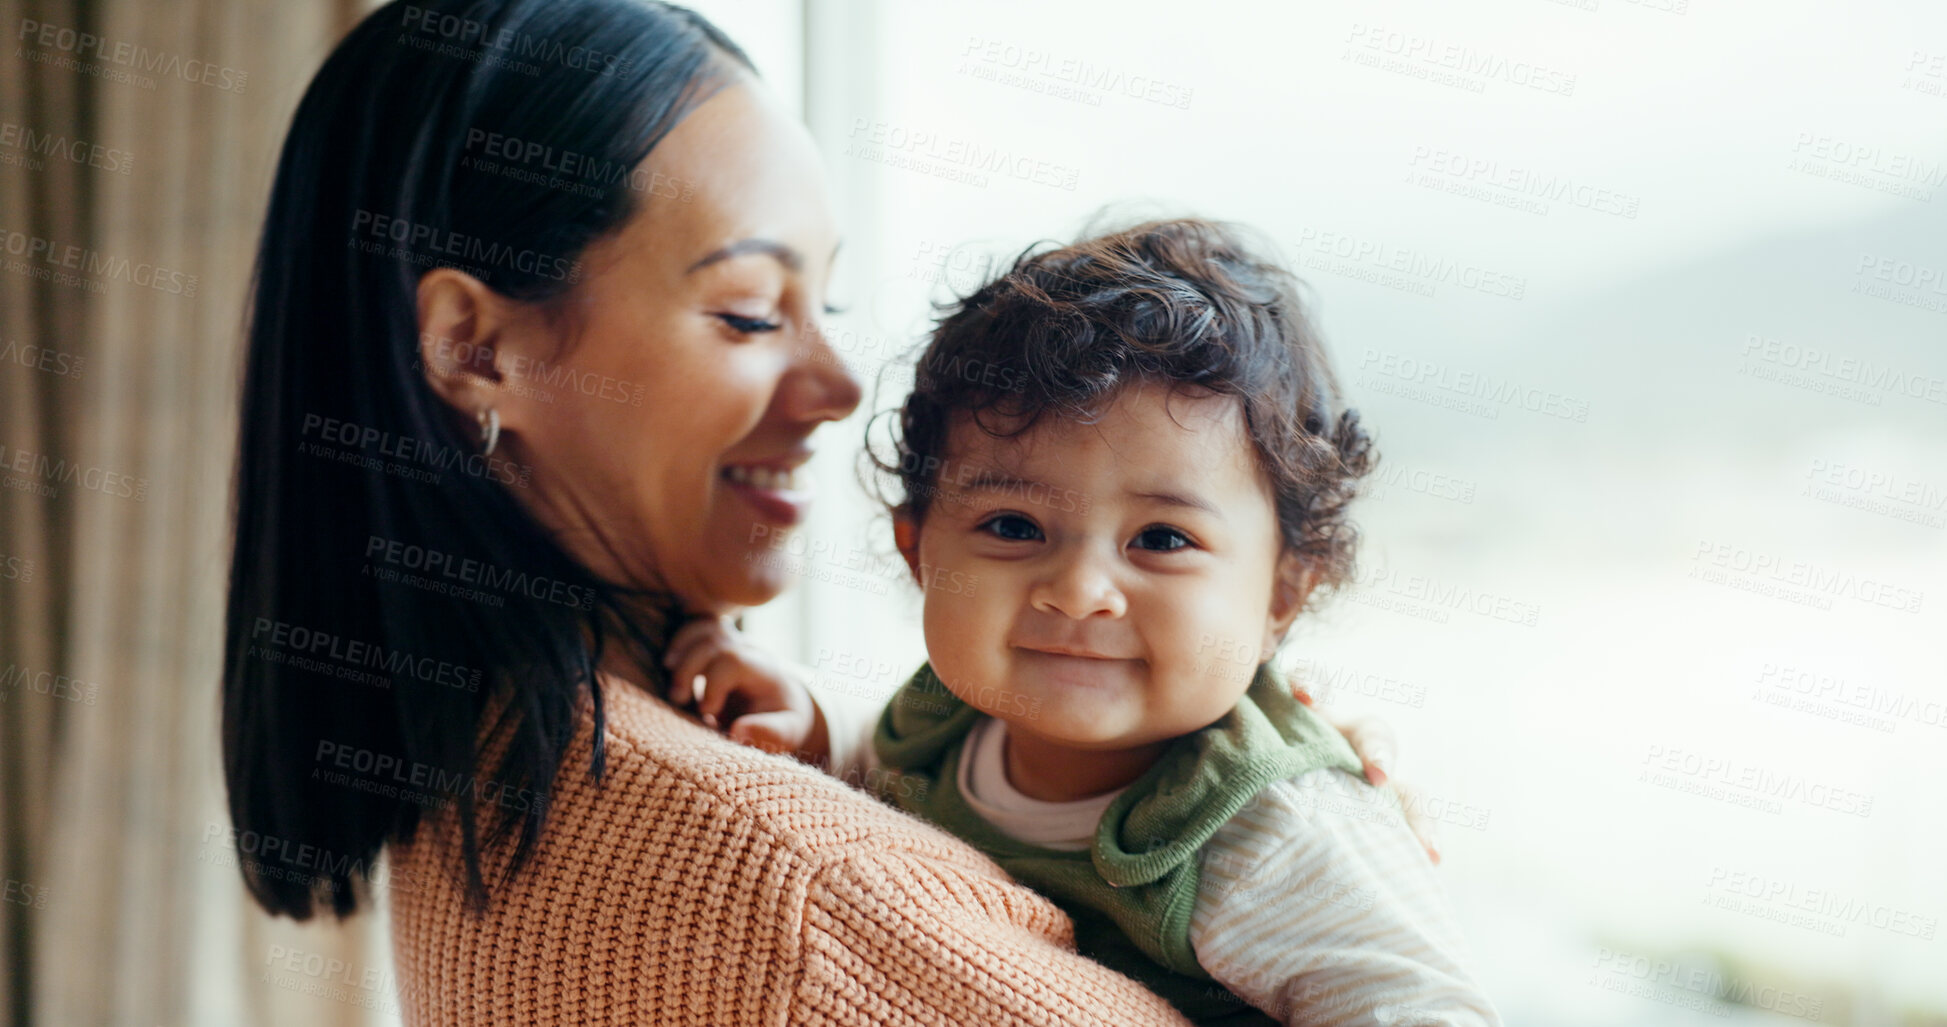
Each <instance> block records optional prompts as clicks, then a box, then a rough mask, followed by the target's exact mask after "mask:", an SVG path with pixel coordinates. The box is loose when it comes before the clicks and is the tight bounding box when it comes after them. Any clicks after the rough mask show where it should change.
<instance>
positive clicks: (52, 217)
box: [0, 0, 396, 1027]
mask: <svg viewBox="0 0 1947 1027" xmlns="http://www.w3.org/2000/svg"><path fill="white" fill-rule="evenodd" d="M13 6H15V5H9V15H8V16H7V17H6V19H5V22H4V24H5V26H6V28H7V42H6V43H5V46H6V47H7V50H6V52H5V53H4V54H0V116H3V117H4V120H5V121H6V122H9V123H13V124H18V125H22V126H31V127H32V129H33V130H34V131H35V132H36V133H51V134H54V135H64V136H67V137H70V138H74V139H83V140H86V141H87V142H88V143H96V144H99V145H101V146H102V147H105V148H108V149H112V150H118V151H122V152H124V153H126V154H128V155H130V157H129V160H130V169H129V171H128V172H127V173H121V172H120V171H118V170H107V169H104V168H100V167H91V166H89V165H88V164H87V163H77V162H74V161H70V160H65V159H43V160H42V166H40V167H22V166H19V165H0V203H3V204H4V207H3V208H0V209H3V210H4V216H0V231H9V232H20V233H26V234H27V235H29V236H34V237H39V238H44V239H49V240H52V241H53V242H55V243H57V244H67V243H73V244H76V245H80V246H83V247H85V248H86V250H87V251H89V252H90V253H91V254H93V255H95V257H96V258H97V260H98V261H99V264H100V266H102V267H107V268H120V267H122V265H123V262H126V265H127V266H128V267H129V268H130V269H143V268H163V269H167V271H171V272H175V273H176V276H174V277H169V278H166V279H165V280H164V284H163V285H162V286H161V287H152V286H149V285H145V284H143V283H142V282H138V281H136V280H135V278H136V277H137V275H138V274H139V275H140V277H141V278H143V279H145V280H146V279H147V278H148V277H149V276H148V273H146V272H139V271H136V270H130V271H127V272H120V273H117V272H115V271H109V272H101V273H95V274H82V275H81V278H82V279H83V282H84V284H80V285H76V284H73V283H69V282H59V281H53V280H40V279H37V278H35V277H33V276H32V275H30V274H27V273H17V272H14V271H13V270H12V269H9V273H5V274H0V332H4V337H0V345H4V344H5V342H6V341H9V340H18V341H20V342H22V343H27V344H31V345H33V346H36V347H44V348H46V349H49V350H53V351H56V352H58V353H60V354H63V355H71V356H73V357H75V358H77V359H79V360H80V361H81V365H80V369H79V371H78V373H73V374H61V373H54V372H52V371H48V370H44V369H42V368H41V367H38V366H26V365H23V364H22V363H20V362H19V361H18V360H15V361H11V362H7V363H4V364H0V445H4V446H6V447H8V449H7V451H6V453H5V454H4V456H5V459H6V461H12V460H14V459H15V454H16V453H18V452H22V451H25V452H28V453H32V454H34V455H35V456H36V457H40V456H45V457H47V458H49V459H51V460H61V461H66V463H67V464H69V465H74V466H78V467H80V468H82V469H83V472H84V474H83V475H82V476H78V477H77V478H76V479H75V480H72V481H65V482H61V483H58V484H56V483H53V482H49V481H47V480H46V478H45V477H44V476H42V475H40V474H39V473H37V472H36V473H28V474H22V473H20V472H18V471H14V472H4V473H9V474H10V476H11V477H10V479H9V483H8V484H7V487H6V488H4V489H0V674H4V673H12V675H13V676H12V677H10V678H7V679H6V680H11V681H16V682H19V683H17V684H15V685H13V686H11V687H5V688H3V689H0V828H4V844H0V874H4V877H5V879H6V880H7V882H9V883H10V884H15V887H14V888H13V890H12V891H10V892H9V893H8V894H9V895H10V896H14V897H15V898H10V899H9V900H8V901H7V902H5V903H0V925H4V928H5V929H4V932H0V961H4V963H5V964H6V965H5V973H4V981H3V982H0V989H4V990H0V1003H3V1004H0V1009H4V1011H5V1017H4V1018H5V1020H6V1022H8V1023H16V1024H22V1025H28V1024H34V1025H43V1024H46V1025H55V1024H129V1025H137V1024H140V1025H143V1027H150V1025H154V1024H198V1025H202V1024H273V1023H274V1024H280V1025H281V1024H295V1025H313V1024H315V1025H334V1027H335V1025H362V1024H385V1023H392V1022H396V1016H394V1015H393V1014H392V1012H391V1011H392V1010H393V1009H394V1008H395V1007H394V1004H393V1003H392V1001H391V998H390V993H389V990H387V989H388V988H389V982H390V974H389V969H390V958H389V955H388V954H387V952H386V950H385V945H384V934H383V930H382V928H383V921H382V919H381V918H380V917H377V916H373V915H365V916H361V917H359V918H357V919H355V920H354V921H352V922H351V923H349V924H346V925H343V926H340V925H337V924H332V923H313V924H309V925H302V926H300V925H297V924H293V923H291V922H290V921H272V920H271V919H270V918H268V917H266V916H264V915H263V914H262V913H260V912H258V911H257V910H256V908H255V907H254V906H253V905H251V904H250V903H249V901H248V899H247V897H246V895H245V893H244V891H243V888H242V884H241V881H240V877H239V874H238V871H237V868H236V865H235V856H234V852H233V849H232V847H231V842H230V835H229V832H228V826H229V818H228V816H227V814H226V813H225V810H224V805H223V799H222V795H223V792H222V773H221V758H220V754H221V750H220V742H219V737H218V714H219V706H218V685H217V678H218V674H219V671H220V667H221V660H220V653H221V648H220V642H221V638H222V630H223V625H222V613H223V591H224V579H225V574H226V572H227V566H228V558H229V554H228V532H229V503H230V476H231V471H232V461H233V458H234V451H235V435H236V413H235V411H236V383H237V379H238V372H239V368H240V359H241V357H240V354H241V344H242V327H243V309H244V300H245V296H246V292H247V288H248V284H249V282H248V279H249V274H250V268H251V263H252V260H253V258H254V254H255V246H256V243H257V234H258V231H259V230H260V228H261V219H262V217H263V211H264V204H265V201H266V197H267V195H268V190H269V183H270V178H271V174H272V172H273V170H274V165H275V160H276V155H277V151H278V148H279V146H280V144H281V141H282V137H283V133H284V131H285V128H286V127H287V125H288V120H289V117H290V112H291V110H292V109H293V108H294V107H295V105H296V102H297V100H298V98H299V96H300V95H301V94H302V91H303V89H304V87H305V85H306V83H307V82H308V81H309V78H310V75H311V74H312V73H313V72H314V71H315V69H316V68H317V66H318V65H319V64H320V63H321V62H322V61H323V59H324V57H325V55H326V54H327V53H328V51H329V49H330V46H331V45H332V43H333V42H335V40H336V39H337V37H338V36H339V35H340V34H341V33H342V32H343V31H344V30H345V29H346V28H348V27H349V22H350V20H351V19H352V18H354V17H356V15H357V13H358V8H359V6H360V5H358V4H355V3H348V2H346V0H305V2H295V0H290V2H270V0H261V2H252V3H239V2H224V0H171V2H156V0H100V2H88V3H84V2H80V0H36V2H33V3H28V4H24V5H18V6H19V10H18V11H17V12H16V11H14V10H13V9H12V7H13ZM22 18H26V19H32V20H34V21H37V22H42V23H46V24H49V25H54V26H58V27H60V28H67V29H73V30H74V31H76V32H87V33H90V34H93V35H96V36H99V37H101V38H104V39H106V40H109V41H110V42H111V45H112V44H122V43H126V44H129V45H131V46H137V47H142V48H146V51H147V53H149V54H151V55H155V54H160V55H164V57H163V60H162V63H161V69H160V70H157V71H137V72H136V73H137V74H140V75H143V76H144V77H146V78H147V79H149V80H151V82H149V83H142V82H128V81H118V80H117V79H115V78H113V77H110V76H107V75H98V74H84V73H82V72H79V71H76V70H74V69H73V68H71V67H64V66H61V65H60V64H57V63H48V62H46V61H42V60H35V59H32V58H31V57H29V56H26V55H25V54H26V50H32V49H39V50H41V51H43V52H45V50H46V48H34V47H31V46H29V47H27V48H26V49H20V47H21V46H22V44H21V42H20V41H18V40H16V39H15V38H14V37H15V36H16V35H17V34H18V26H20V25H21V24H22V22H21V19H22ZM30 42H31V41H30ZM57 52H58V51H57ZM188 62H208V63H210V64H213V65H216V66H218V67H219V68H222V69H233V70H235V71H240V72H243V73H245V74H247V76H248V77H247V79H245V80H244V82H243V85H242V88H241V89H224V88H221V87H220V83H219V84H206V83H205V82H202V81H190V80H187V79H186V78H185V77H183V76H182V75H178V74H171V73H170V70H171V69H173V68H179V67H182V66H184V65H186V64H188ZM82 63H84V64H104V63H105V62H102V61H99V60H90V59H82ZM190 67H192V68H195V67H198V66H195V65H190ZM231 81H232V82H234V78H232V79H231ZM0 248H3V247H0ZM192 280H193V283H194V285H193V292H192V291H191V286H190V282H191V281H192ZM16 351H17V352H18V348H17V349H16ZM35 466H38V465H32V464H30V471H31V470H33V468H34V467H35ZM22 478H25V479H28V484H30V485H31V484H47V485H53V486H54V489H53V494H51V495H48V494H42V492H40V491H38V490H29V489H23V488H20V487H18V484H19V479H22ZM89 480H92V481H94V482H96V483H97V485H94V486H91V485H89V484H87V483H86V482H87V481H89ZM105 482H106V483H112V484H105V485H104V484H100V483H105ZM124 492H126V493H128V494H122V493H124ZM10 557H11V558H17V559H18V560H19V561H23V562H24V563H23V564H14V565H10V564H8V563H6V562H5V561H6V560H7V559H8V558H10ZM22 565H25V566H31V571H30V572H29V573H28V574H24V575H23V574H21V573H18V572H17V571H18V567H19V566H22ZM9 566H14V567H16V573H14V574H13V575H12V576H11V577H9V576H7V572H6V568H8V567H9ZM8 667H15V668H18V670H16V671H13V672H9V671H7V669H6V668H8ZM21 671H25V672H26V674H27V675H29V676H26V677H23V676H22V675H21ZM42 671H49V672H52V674H55V675H59V676H61V677H62V678H64V679H66V680H68V681H70V682H75V683H78V684H76V685H70V686H69V687H68V688H66V689H65V691H66V692H67V693H72V694H73V697H68V696H65V695H62V694H58V693H59V692H61V691H63V690H60V689H44V690H43V689H41V688H38V687H36V686H35V685H34V684H33V682H34V681H36V680H41V679H38V678H35V677H32V675H38V674H39V673H40V672H42ZM23 887H25V888H27V889H30V890H28V891H24V892H23V891H22V888H23ZM22 894H26V895H30V896H32V897H33V898H34V899H36V900H39V901H37V902H28V903H22V902H19V901H17V897H18V896H20V895H22ZM375 973H376V974H377V975H379V977H380V978H382V980H383V981H384V982H385V987H379V988H374V987H370V986H369V985H370V982H372V981H373V980H374V979H375V978H374V974H375Z"/></svg>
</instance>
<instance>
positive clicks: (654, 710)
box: [390, 686, 1186, 1027]
mask: <svg viewBox="0 0 1947 1027" xmlns="http://www.w3.org/2000/svg"><path fill="white" fill-rule="evenodd" d="M604 697H605V699H606V700H607V703H608V724H607V746H608V777H607V779H606V782H605V786H604V787H602V788H597V787H595V786H594V785H593V784H591V783H590V781H589V778H588V761H589V753H590V742H591V739H592V737H593V731H592V727H593V720H592V717H590V716H589V704H588V703H587V702H586V701H584V703H583V711H582V713H583V716H582V719H581V726H580V728H579V730H578V732H577V733H576V736H575V741H574V743H573V745H572V746H571V747H570V750H569V757H568V759H567V762H566V763H565V764H564V765H563V767H562V770H561V775H560V777H559V778H558V779H557V781H558V783H557V785H556V789H555V793H554V796H553V799H552V800H551V805H550V810H549V821H548V826H547V829H546V830H545V831H544V832H543V834H542V836H541V839H540V842H539V845H538V847H537V849H536V852H535V857H534V859H533V861H532V862H531V863H529V864H528V865H527V866H526V867H525V868H523V869H522V871H521V873H520V874H519V875H518V876H517V877H515V878H514V879H513V880H512V881H510V882H508V883H506V884H503V885H502V886H500V887H499V888H498V889H496V890H495V891H494V892H493V894H492V901H491V903H490V905H489V908H488V910H487V912H486V914H485V915H484V916H483V917H475V916H472V915H469V914H468V913H467V912H466V908H465V902H464V891H463V888H462V885H461V874H460V859H459V844H458V829H457V826H456V825H457V820H456V819H455V818H454V817H452V816H451V815H450V814H447V815H441V816H433V817H431V818H429V820H428V821H427V822H426V823H425V824H424V825H423V826H422V828H421V830H420V832H419V835H418V837H417V838H416V839H415V840H414V842H413V844H410V845H395V846H393V847H392V849H391V850H390V858H391V860H392V875H391V876H392V880H393V881H394V882H395V883H394V886H393V888H392V892H391V902H392V945H393V951H394V959H395V962H396V964H397V971H398V987H399V992H400V994H399V1006H400V1009H401V1011H402V1013H403V1014H404V1019H405V1022H406V1024H408V1025H410V1027H429V1025H435V1024H437V1025H448V1024H452V1025H461V1024H465V1025H471V1024H508V1025H513V1024H519V1025H528V1024H631V1025H636V1024H642V1025H647V1024H685V1025H689V1024H694V1025H698V1027H705V1025H707V1027H725V1025H736V1024H940V1025H948V1024H950V1025H956V1027H957V1025H962V1024H1102V1025H1118V1027H1122V1025H1140V1024H1173V1025H1176V1024H1183V1023H1186V1021H1184V1020H1183V1019H1182V1018H1181V1017H1180V1016H1179V1015H1178V1014H1177V1013H1176V1011H1175V1010H1174V1009H1172V1008H1171V1007H1170V1006H1169V1004H1168V1003H1166V1002H1164V1001H1163V1000H1162V999H1160V998H1157V997H1156V996H1154V995H1152V994H1150V993H1149V992H1148V991H1146V990H1144V989H1143V988H1142V987H1141V986H1140V985H1138V984H1136V983H1135V982H1134V981H1131V980H1129V979H1128V978H1126V977H1123V976H1121V975H1119V974H1116V973H1114V972H1113V971H1111V970H1109V969H1107V968H1105V967H1103V966H1100V965H1099V964H1096V963H1093V962H1090V961H1089V960H1086V959H1083V958H1082V957H1080V956H1077V955H1076V954H1075V953H1074V948H1073V928H1072V925H1071V924H1070V922H1069V920H1068V918H1067V916H1066V915H1065V914H1063V913H1062V912H1061V911H1060V910H1059V909H1057V908H1056V907H1055V905H1054V904H1053V903H1051V902H1049V901H1048V900H1047V899H1045V898H1042V897H1041V896H1040V895H1038V894H1036V893H1034V892H1032V891H1029V890H1028V889H1027V888H1025V887H1023V886H1021V885H1018V884H1015V883H1013V882H1012V881H1011V880H1010V879H1009V878H1008V877H1007V875H1006V874H1005V873H1004V872H1003V871H1002V870H1001V869H1000V868H999V867H998V866H996V865H995V864H994V863H993V862H992V861H990V860H989V859H988V858H987V857H986V856H984V855H982V854H981V853H980V852H978V851H977V850H975V849H974V848H973V847H972V846H970V845H968V844H967V843H965V842H962V841H960V840H959V839H957V838H955V837H953V836H951V835H949V834H946V833H944V832H941V831H938V830H936V829H934V828H932V827H930V826H928V825H927V824H925V823H923V822H921V821H919V820H918V819H916V818H913V817H911V816H908V815H907V814H904V813H901V812H899V811H897V810H894V809H892V808H891V807H889V806H886V805H883V804H881V803H879V802H878V801H876V800H874V799H871V798H869V797H867V796H865V795H864V794H862V793H860V792H857V791H854V790H852V789H851V788H849V787H847V786H846V785H845V784H843V783H842V782H840V781H837V780H834V779H832V778H830V777H827V776H825V775H823V774H821V773H819V772H818V771H816V770H813V769H812V768H810V767H807V766H804V765H802V764H799V763H796V762H794V761H792V760H789V759H786V758H784V757H782V756H770V755H766V754H764V753H761V752H758V751H757V750H754V749H748V748H745V747H743V746H740V745H737V744H736V743H733V742H731V741H729V740H728V739H725V738H723V737H721V736H719V735H717V734H716V733H715V732H713V731H710V730H709V729H707V728H704V727H702V726H701V725H698V724H696V723H695V722H693V721H691V720H689V719H687V718H686V717H684V716H683V715H681V714H679V713H677V712H676V711H675V710H674V709H672V708H671V707H669V706H668V705H666V704H665V703H663V702H661V701H660V700H657V699H655V698H653V697H651V696H649V695H647V694H645V693H643V692H641V691H639V690H637V689H634V688H632V687H624V686H615V687H610V688H608V690H607V691H606V692H605V693H604ZM505 855H506V854H505V852H498V853H494V854H492V858H490V859H488V860H487V861H486V862H485V863H484V864H483V869H484V870H485V872H486V873H487V874H488V880H489V881H492V880H493V875H494V874H495V873H496V872H497V871H498V869H499V867H500V866H501V865H503V863H504V859H505ZM398 882H411V887H410V888H407V887H403V886H401V885H400V884H399V883H398Z"/></svg>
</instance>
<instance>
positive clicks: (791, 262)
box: [683, 238, 804, 275]
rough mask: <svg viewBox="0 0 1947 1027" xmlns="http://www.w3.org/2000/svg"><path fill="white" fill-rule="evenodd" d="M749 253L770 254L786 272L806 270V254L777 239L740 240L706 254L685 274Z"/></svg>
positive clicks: (685, 270) (687, 269)
mask: <svg viewBox="0 0 1947 1027" xmlns="http://www.w3.org/2000/svg"><path fill="white" fill-rule="evenodd" d="M747 253H765V254H769V255H770V256H772V257H774V258H776V260H777V262H778V263H780V264H783V265H784V269H785V270H786V271H790V272H792V273H793V274H795V273H797V272H799V271H802V270H804V254H802V253H799V252H798V251H797V250H795V249H792V248H791V247H790V246H787V245H785V244H784V243H781V242H778V241H777V240H775V239H756V238H752V239H739V240H737V241H736V242H733V243H731V244H730V245H728V246H725V247H722V248H720V249H716V250H712V251H711V252H710V253H708V254H706V255H705V256H704V257H703V259H702V260H699V261H697V262H696V263H694V264H691V265H690V266H689V267H688V268H686V269H684V271H683V273H684V274H686V275H687V274H694V273H695V272H698V271H701V270H703V269H704V268H706V267H709V266H710V265H711V264H715V263H716V262H718V261H720V260H729V259H730V258H731V257H741V256H743V255H745V254H747Z"/></svg>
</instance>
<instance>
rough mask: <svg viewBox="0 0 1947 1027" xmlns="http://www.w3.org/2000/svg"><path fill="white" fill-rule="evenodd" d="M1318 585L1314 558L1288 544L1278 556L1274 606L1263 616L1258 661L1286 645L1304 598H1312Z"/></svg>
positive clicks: (1272, 582) (1274, 580)
mask: <svg viewBox="0 0 1947 1027" xmlns="http://www.w3.org/2000/svg"><path fill="white" fill-rule="evenodd" d="M1317 584H1318V572H1317V569H1316V568H1314V567H1313V566H1312V564H1311V561H1309V560H1307V559H1305V558H1304V557H1303V556H1300V555H1299V554H1298V551H1297V550H1295V549H1292V548H1291V547H1290V546H1286V547H1285V550H1284V552H1283V553H1281V554H1279V556H1278V569H1277V576H1276V577H1274V578H1273V579H1272V581H1271V609H1270V612H1269V613H1268V614H1267V615H1266V616H1265V619H1264V645H1263V651H1262V652H1261V653H1259V655H1258V662H1260V663H1262V662H1264V661H1265V660H1268V659H1270V658H1271V657H1273V656H1275V655H1277V652H1278V646H1280V645H1283V644H1284V636H1285V632H1287V631H1290V630H1291V624H1292V622H1293V621H1295V620H1297V619H1298V613H1299V611H1301V610H1303V609H1304V608H1305V600H1307V599H1309V598H1311V594H1312V588H1313V587H1315V586H1316V585H1317Z"/></svg>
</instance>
